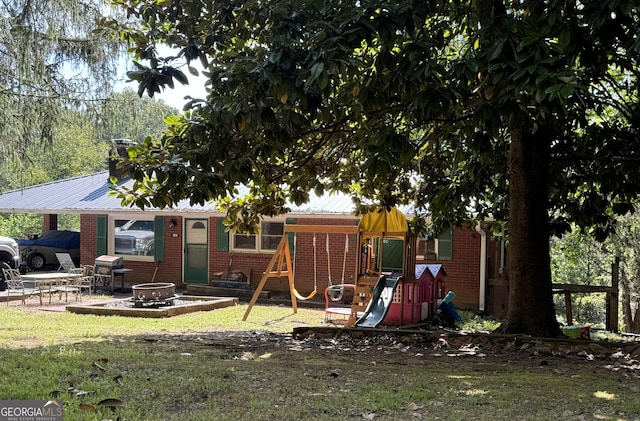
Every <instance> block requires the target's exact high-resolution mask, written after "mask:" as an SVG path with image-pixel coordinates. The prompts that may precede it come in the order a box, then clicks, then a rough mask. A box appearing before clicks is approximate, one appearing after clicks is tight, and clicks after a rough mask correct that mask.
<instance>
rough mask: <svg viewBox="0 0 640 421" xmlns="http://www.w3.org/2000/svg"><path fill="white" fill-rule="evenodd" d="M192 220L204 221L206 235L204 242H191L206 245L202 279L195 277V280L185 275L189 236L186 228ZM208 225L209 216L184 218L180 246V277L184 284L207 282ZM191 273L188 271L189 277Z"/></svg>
mask: <svg viewBox="0 0 640 421" xmlns="http://www.w3.org/2000/svg"><path fill="white" fill-rule="evenodd" d="M193 221H201V222H204V224H205V226H206V235H205V239H206V240H205V243H193V244H204V246H205V247H206V256H207V257H206V264H205V266H206V268H205V270H204V271H203V274H202V275H201V276H203V278H202V279H200V278H199V279H197V280H193V279H189V278H188V277H187V274H188V270H189V266H188V256H187V247H188V245H189V244H190V243H189V242H188V241H189V237H188V235H187V231H188V228H189V226H190V222H193ZM210 225H211V221H210V220H209V218H187V217H185V218H184V225H183V227H184V228H183V234H182V238H183V248H182V261H183V262H184V264H183V265H182V279H183V282H184V283H185V284H197V285H202V284H208V283H209V260H210V259H209V252H210V249H209V247H210V238H209V237H210V233H209V231H210ZM192 274H193V272H189V277H191V275H192Z"/></svg>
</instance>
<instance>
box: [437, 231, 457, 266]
mask: <svg viewBox="0 0 640 421" xmlns="http://www.w3.org/2000/svg"><path fill="white" fill-rule="evenodd" d="M451 259H453V232H452V231H448V232H444V233H442V234H440V236H438V260H451Z"/></svg>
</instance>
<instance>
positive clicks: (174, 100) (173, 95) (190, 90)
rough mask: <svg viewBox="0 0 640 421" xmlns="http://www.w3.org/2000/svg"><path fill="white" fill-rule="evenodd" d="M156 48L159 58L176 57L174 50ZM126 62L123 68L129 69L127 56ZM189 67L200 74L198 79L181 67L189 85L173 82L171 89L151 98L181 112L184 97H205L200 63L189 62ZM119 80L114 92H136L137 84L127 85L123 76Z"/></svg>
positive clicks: (125, 77) (184, 67)
mask: <svg viewBox="0 0 640 421" xmlns="http://www.w3.org/2000/svg"><path fill="white" fill-rule="evenodd" d="M157 48H158V55H160V56H161V57H166V56H175V55H177V51H176V50H171V49H170V48H168V47H166V46H162V45H158V46H157ZM126 60H127V61H128V62H127V63H126V64H125V65H124V68H130V67H131V57H130V56H128V57H127V58H126ZM143 64H145V65H148V63H143ZM176 64H179V63H176ZM191 66H192V67H194V68H195V69H196V70H197V71H198V73H199V74H200V76H199V77H196V76H193V75H192V74H191V73H189V71H188V70H187V68H186V66H183V67H181V68H180V70H182V72H183V73H184V74H185V76H187V78H188V79H189V85H182V84H181V83H180V82H178V81H174V87H173V89H171V88H167V89H165V90H164V91H163V92H162V93H160V95H158V94H155V95H154V96H153V97H154V99H161V100H162V101H164V102H166V103H167V104H168V105H170V106H172V107H174V108H177V109H178V110H180V111H182V108H183V106H184V104H186V103H187V100H185V99H184V97H185V96H191V97H193V98H204V97H205V96H206V91H205V88H204V83H205V81H206V78H205V77H204V76H202V72H203V68H202V65H201V64H200V61H198V60H195V61H193V62H191ZM119 79H120V83H118V86H117V87H116V90H121V89H131V90H133V91H138V84H137V83H136V82H128V83H127V82H126V80H127V76H126V75H125V74H123V75H122V76H121V77H120V78H119ZM145 95H146V93H145Z"/></svg>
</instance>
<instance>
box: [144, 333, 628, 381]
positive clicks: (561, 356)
mask: <svg viewBox="0 0 640 421" xmlns="http://www.w3.org/2000/svg"><path fill="white" fill-rule="evenodd" d="M144 340H145V341H149V342H164V343H167V342H169V343H181V344H182V345H181V346H184V345H185V344H187V343H197V344H198V345H204V346H209V347H215V348H218V349H224V350H225V352H226V353H227V357H228V358H229V359H247V358H252V357H254V356H258V355H264V354H269V353H272V352H287V353H298V352H310V353H313V354H314V355H318V356H322V355H326V356H327V358H336V357H338V358H340V357H344V358H348V359H351V358H356V359H357V360H362V361H368V362H371V363H372V364H391V365H394V364H399V365H410V364H424V361H425V359H431V360H438V361H439V364H451V365H456V364H460V359H464V360H467V361H469V360H477V361H482V360H485V361H500V362H504V363H509V364H514V363H515V364H517V365H519V366H523V367H532V368H533V367H539V368H545V367H553V369H554V370H556V371H557V372H558V373H560V372H565V373H570V372H572V371H574V372H577V371H584V370H585V369H586V370H595V369H602V370H610V371H615V372H619V373H620V374H622V375H623V376H624V377H633V378H636V379H640V343H638V342H630V343H608V342H593V341H584V340H554V339H540V338H530V337H519V336H509V337H506V336H493V335H489V334H482V333H473V332H469V333H458V332H451V331H426V332H413V333H412V332H397V331H396V332H385V331H381V330H367V331H363V330H352V329H340V328H338V329H332V328H318V329H314V328H303V329H300V330H299V331H297V332H296V333H294V334H280V333H273V332H266V331H253V332H199V333H197V334H186V335H175V334H174V335H163V336H159V337H148V338H145V339H144Z"/></svg>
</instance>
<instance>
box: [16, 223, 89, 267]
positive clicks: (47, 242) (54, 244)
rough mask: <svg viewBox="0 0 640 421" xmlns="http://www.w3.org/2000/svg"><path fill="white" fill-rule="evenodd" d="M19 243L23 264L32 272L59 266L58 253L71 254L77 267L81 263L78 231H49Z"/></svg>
mask: <svg viewBox="0 0 640 421" xmlns="http://www.w3.org/2000/svg"><path fill="white" fill-rule="evenodd" d="M17 241H18V247H20V256H21V257H22V262H23V263H26V265H27V267H28V268H29V269H31V270H42V269H45V268H46V267H47V266H55V267H56V268H57V267H58V266H59V262H58V259H57V258H56V253H69V255H71V259H72V260H73V261H74V263H75V264H76V265H78V264H79V263H80V233H79V232H77V231H66V230H65V231H55V230H52V231H47V232H45V233H44V234H42V235H41V236H40V237H38V238H34V239H21V240H17Z"/></svg>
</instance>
